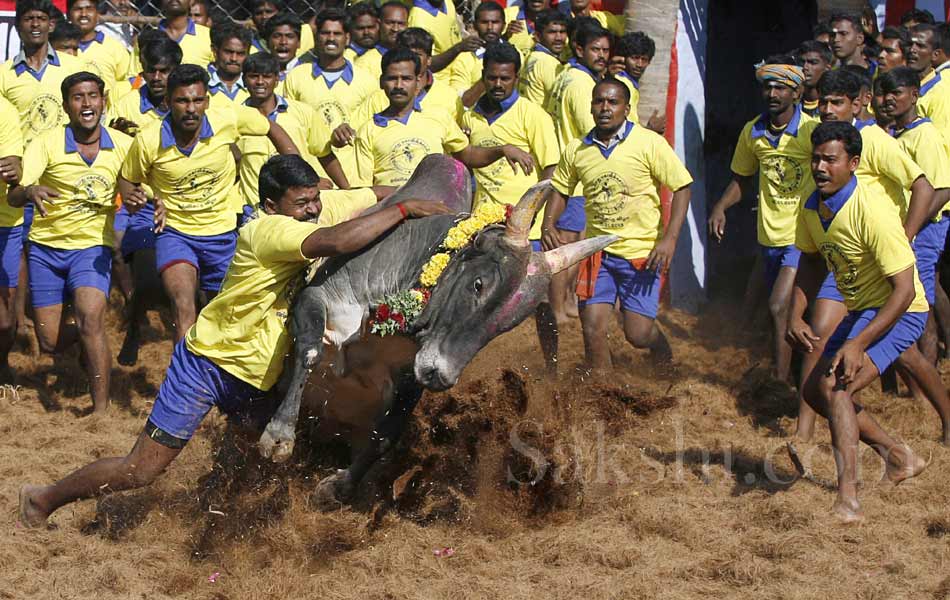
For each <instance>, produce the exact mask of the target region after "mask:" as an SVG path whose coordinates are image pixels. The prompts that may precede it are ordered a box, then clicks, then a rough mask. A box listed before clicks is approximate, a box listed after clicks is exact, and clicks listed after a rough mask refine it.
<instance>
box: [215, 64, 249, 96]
mask: <svg viewBox="0 0 950 600" xmlns="http://www.w3.org/2000/svg"><path fill="white" fill-rule="evenodd" d="M244 89H247V88H245V87H244V79H243V78H241V77H238V78H237V79H235V80H234V88H233V89H232V90H228V86H227V85H225V84H224V82H223V81H221V77H220V76H219V75H218V70H217V69H216V68H215V67H214V65H208V91H210V92H211V93H212V94H217V93H218V92H222V93H223V94H224V95H225V96H227V97H228V98H230V99H231V100H234V99H235V98H236V97H237V95H238V92H240V91H241V90H244Z"/></svg>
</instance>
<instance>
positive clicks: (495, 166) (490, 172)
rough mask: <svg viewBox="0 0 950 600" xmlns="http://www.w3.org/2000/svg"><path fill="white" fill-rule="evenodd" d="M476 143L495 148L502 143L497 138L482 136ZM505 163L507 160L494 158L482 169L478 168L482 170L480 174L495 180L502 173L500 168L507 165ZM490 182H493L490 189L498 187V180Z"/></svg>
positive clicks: (483, 146)
mask: <svg viewBox="0 0 950 600" xmlns="http://www.w3.org/2000/svg"><path fill="white" fill-rule="evenodd" d="M478 145H479V146H480V147H482V148H497V147H498V146H501V145H503V144H502V143H501V142H500V141H499V140H496V139H495V138H482V139H480V140H478ZM507 163H508V161H506V160H504V159H502V158H500V159H498V160H496V161H495V162H493V163H492V164H490V165H488V166H487V167H485V168H483V169H479V170H480V171H481V172H482V175H485V176H487V177H489V178H491V179H493V180H497V179H498V177H499V176H500V175H501V173H502V169H504V168H505V166H507ZM509 168H510V167H509ZM492 183H493V184H494V187H493V189H492V190H491V191H495V190H497V189H498V188H499V185H498V182H497V181H492Z"/></svg>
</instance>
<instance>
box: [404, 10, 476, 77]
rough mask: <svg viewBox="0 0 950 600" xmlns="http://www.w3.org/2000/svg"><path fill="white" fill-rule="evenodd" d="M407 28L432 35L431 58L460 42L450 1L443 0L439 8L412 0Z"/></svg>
mask: <svg viewBox="0 0 950 600" xmlns="http://www.w3.org/2000/svg"><path fill="white" fill-rule="evenodd" d="M407 26H408V27H421V28H422V29H425V30H426V31H428V32H429V33H430V34H432V40H433V44H432V56H436V55H438V54H442V53H443V52H445V51H446V50H448V49H449V48H451V47H452V46H454V45H455V44H457V43H459V42H461V41H462V32H461V31H460V30H459V23H458V19H457V18H456V16H455V3H454V2H453V1H452V0H445V1H444V3H443V4H442V6H439V7H435V6H433V5H432V4H430V3H429V2H428V1H427V0H413V2H412V8H410V9H409V21H408V23H407ZM443 71H444V69H443Z"/></svg>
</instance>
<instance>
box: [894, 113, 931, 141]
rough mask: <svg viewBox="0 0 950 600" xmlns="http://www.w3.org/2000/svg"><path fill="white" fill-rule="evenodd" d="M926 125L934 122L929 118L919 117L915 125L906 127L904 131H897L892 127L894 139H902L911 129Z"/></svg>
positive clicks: (911, 124)
mask: <svg viewBox="0 0 950 600" xmlns="http://www.w3.org/2000/svg"><path fill="white" fill-rule="evenodd" d="M924 123H933V121H931V120H930V119H928V118H927V117H917V119H916V120H915V121H914V122H913V123H910V124H908V125H907V127H904V128H903V129H895V128H893V127H892V128H891V131H893V132H894V133H893V134H892V135H893V136H894V137H900V136H901V135H902V134H903V133H904V132H905V131H910V130H911V129H914V128H915V127H920V126H921V125H923V124H924Z"/></svg>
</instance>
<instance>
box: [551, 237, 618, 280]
mask: <svg viewBox="0 0 950 600" xmlns="http://www.w3.org/2000/svg"><path fill="white" fill-rule="evenodd" d="M619 239H620V237H619V236H616V235H599V236H597V237H592V238H587V239H586V240H580V241H579V242H572V243H570V244H565V245H563V246H561V247H560V248H555V249H554V250H548V251H547V252H545V253H544V262H545V263H546V265H547V268H548V269H550V272H551V274H552V275H553V274H554V273H558V272H560V271H563V270H564V269H566V268H568V267H570V266H571V265H574V264H577V263H579V262H581V261H582V260H584V259H585V258H587V257H588V256H590V255H592V254H594V253H595V252H600V251H601V250H603V249H604V248H606V247H607V246H609V245H611V244H613V243H614V242H616V241H618V240H619Z"/></svg>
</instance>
